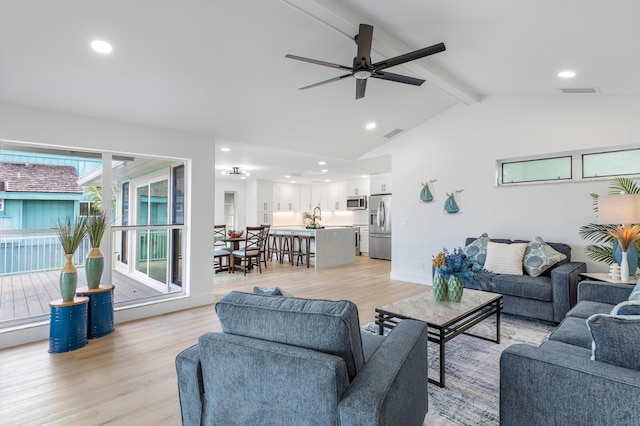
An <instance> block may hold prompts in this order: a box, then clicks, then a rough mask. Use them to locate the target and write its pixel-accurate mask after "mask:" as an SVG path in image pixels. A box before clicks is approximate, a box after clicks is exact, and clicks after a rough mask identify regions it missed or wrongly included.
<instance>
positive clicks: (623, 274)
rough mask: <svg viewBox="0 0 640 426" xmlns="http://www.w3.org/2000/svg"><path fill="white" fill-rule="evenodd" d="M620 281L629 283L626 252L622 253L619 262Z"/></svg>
mask: <svg viewBox="0 0 640 426" xmlns="http://www.w3.org/2000/svg"><path fill="white" fill-rule="evenodd" d="M620 279H621V280H622V281H629V262H627V252H626V251H623V252H622V261H621V262H620Z"/></svg>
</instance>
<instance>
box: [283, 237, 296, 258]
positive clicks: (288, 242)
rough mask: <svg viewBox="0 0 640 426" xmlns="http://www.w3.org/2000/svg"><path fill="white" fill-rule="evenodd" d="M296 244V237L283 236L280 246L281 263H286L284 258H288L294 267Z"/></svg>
mask: <svg viewBox="0 0 640 426" xmlns="http://www.w3.org/2000/svg"><path fill="white" fill-rule="evenodd" d="M294 244H295V235H282V242H281V244H280V263H284V257H285V256H287V257H288V260H289V263H290V264H292V265H293V249H294Z"/></svg>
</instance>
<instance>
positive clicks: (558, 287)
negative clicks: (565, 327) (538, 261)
mask: <svg viewBox="0 0 640 426" xmlns="http://www.w3.org/2000/svg"><path fill="white" fill-rule="evenodd" d="M582 272H587V265H586V264H585V263H584V262H567V263H563V264H562V265H559V266H556V267H555V268H553V269H552V270H551V286H552V291H553V320H554V321H555V322H558V323H559V322H560V321H562V320H563V319H564V317H565V315H566V314H567V312H569V309H571V307H572V306H574V305H575V304H576V299H577V296H576V295H577V292H578V291H577V289H578V283H579V282H580V274H581V273H582Z"/></svg>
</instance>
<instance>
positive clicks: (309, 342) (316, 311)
mask: <svg viewBox="0 0 640 426" xmlns="http://www.w3.org/2000/svg"><path fill="white" fill-rule="evenodd" d="M215 309H216V313H217V314H218V318H219V319H220V324H221V325H222V330H223V331H224V332H225V333H228V334H236V335H241V336H246V337H253V338H256V339H262V340H269V341H272V342H278V343H284V344H287V345H292V346H299V347H303V348H307V349H313V350H316V351H320V352H324V353H328V354H332V355H337V356H339V357H341V358H342V359H344V361H345V363H346V365H347V372H348V374H349V379H350V380H353V378H354V377H355V376H356V374H357V372H358V371H359V369H360V368H361V367H362V365H363V364H364V353H363V349H362V340H361V336H360V322H359V319H358V309H357V307H356V305H355V304H353V303H352V302H350V301H347V300H341V301H330V300H320V299H299V298H295V297H283V296H260V295H256V294H248V293H240V292H235V291H232V292H230V293H229V294H227V295H226V296H225V297H223V298H222V299H220V301H218V303H216V306H215Z"/></svg>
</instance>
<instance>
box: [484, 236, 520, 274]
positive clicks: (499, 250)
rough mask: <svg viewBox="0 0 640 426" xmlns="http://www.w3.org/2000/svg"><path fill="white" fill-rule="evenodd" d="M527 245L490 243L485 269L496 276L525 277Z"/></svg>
mask: <svg viewBox="0 0 640 426" xmlns="http://www.w3.org/2000/svg"><path fill="white" fill-rule="evenodd" d="M526 248H527V245H526V244H525V243H513V244H502V243H494V242H493V241H489V243H488V244H487V260H486V262H485V263H484V267H485V268H486V269H487V270H488V271H489V272H493V273H494V274H509V275H523V273H522V259H523V257H524V251H525V249H526Z"/></svg>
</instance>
